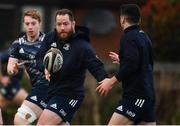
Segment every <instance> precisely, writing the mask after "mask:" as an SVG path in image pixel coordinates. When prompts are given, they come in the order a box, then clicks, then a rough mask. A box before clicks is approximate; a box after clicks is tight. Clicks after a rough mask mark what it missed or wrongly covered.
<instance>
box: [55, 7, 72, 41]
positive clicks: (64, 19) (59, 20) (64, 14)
mask: <svg viewBox="0 0 180 126" xmlns="http://www.w3.org/2000/svg"><path fill="white" fill-rule="evenodd" d="M55 22H56V31H57V33H58V36H59V37H60V38H61V39H62V40H67V39H68V38H69V37H70V36H71V35H72V34H73V33H74V32H75V20H74V16H73V13H72V11H70V10H68V9H60V10H58V11H57V12H56V16H55Z"/></svg>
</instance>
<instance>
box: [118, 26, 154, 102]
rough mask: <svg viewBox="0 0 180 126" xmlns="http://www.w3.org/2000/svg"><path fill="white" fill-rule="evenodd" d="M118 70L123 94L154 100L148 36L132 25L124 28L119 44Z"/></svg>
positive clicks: (150, 48) (151, 58)
mask: <svg viewBox="0 0 180 126" xmlns="http://www.w3.org/2000/svg"><path fill="white" fill-rule="evenodd" d="M120 44H121V45H120V52H119V58H120V69H119V72H118V74H117V75H116V78H117V79H118V80H119V81H122V87H123V91H124V92H123V94H124V95H128V96H135V97H143V98H150V99H154V97H155V96H154V94H155V93H154V84H153V54H152V45H151V41H150V39H149V38H148V36H147V35H146V34H145V33H144V32H143V31H142V30H141V29H140V27H139V26H137V25H134V26H130V27H128V28H126V29H125V30H124V33H123V35H122V38H121V42H120Z"/></svg>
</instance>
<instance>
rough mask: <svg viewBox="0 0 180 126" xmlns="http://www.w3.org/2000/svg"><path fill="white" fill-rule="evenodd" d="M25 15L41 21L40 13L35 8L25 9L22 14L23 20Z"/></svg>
mask: <svg viewBox="0 0 180 126" xmlns="http://www.w3.org/2000/svg"><path fill="white" fill-rule="evenodd" d="M25 16H30V17H32V18H34V19H36V20H38V21H39V22H41V15H40V13H39V12H38V11H37V10H27V11H25V12H24V15H23V21H24V17H25Z"/></svg>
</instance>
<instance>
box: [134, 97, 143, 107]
mask: <svg viewBox="0 0 180 126" xmlns="http://www.w3.org/2000/svg"><path fill="white" fill-rule="evenodd" d="M144 102H145V99H137V100H136V102H135V105H136V106H138V107H140V108H141V107H142V106H143V104H144Z"/></svg>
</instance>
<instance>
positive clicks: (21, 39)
mask: <svg viewBox="0 0 180 126" xmlns="http://www.w3.org/2000/svg"><path fill="white" fill-rule="evenodd" d="M25 42H26V39H25V35H23V36H21V37H19V38H17V39H15V40H14V41H13V44H19V45H21V44H22V43H25Z"/></svg>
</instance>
